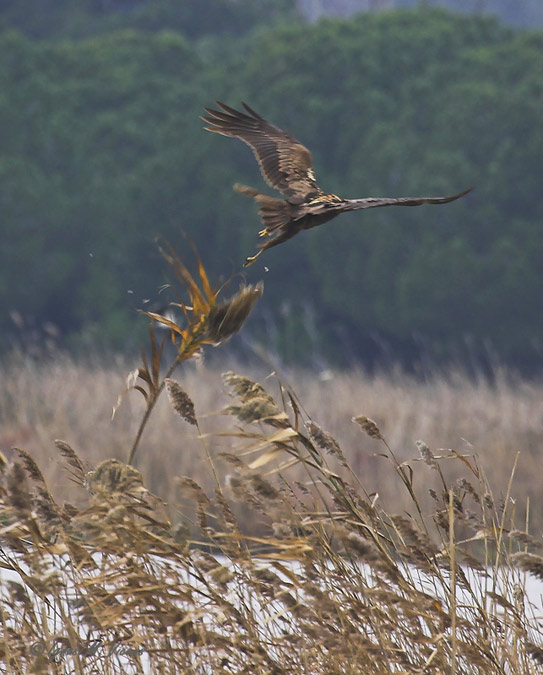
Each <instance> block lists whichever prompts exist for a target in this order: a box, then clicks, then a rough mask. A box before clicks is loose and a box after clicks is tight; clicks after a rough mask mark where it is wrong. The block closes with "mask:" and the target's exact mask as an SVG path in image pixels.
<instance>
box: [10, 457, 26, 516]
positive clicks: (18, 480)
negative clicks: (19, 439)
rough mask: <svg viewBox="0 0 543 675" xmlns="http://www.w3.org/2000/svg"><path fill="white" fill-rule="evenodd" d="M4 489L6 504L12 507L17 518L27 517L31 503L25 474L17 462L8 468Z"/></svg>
mask: <svg viewBox="0 0 543 675" xmlns="http://www.w3.org/2000/svg"><path fill="white" fill-rule="evenodd" d="M6 489H7V494H6V498H7V503H8V504H9V505H10V506H11V507H13V509H14V510H15V511H16V513H17V515H18V516H21V517H23V518H26V517H28V516H29V515H30V511H31V509H32V502H31V499H30V492H29V489H28V483H27V479H26V472H25V470H24V468H23V466H22V465H21V464H19V462H13V463H12V464H11V466H10V467H9V468H8V472H7V480H6Z"/></svg>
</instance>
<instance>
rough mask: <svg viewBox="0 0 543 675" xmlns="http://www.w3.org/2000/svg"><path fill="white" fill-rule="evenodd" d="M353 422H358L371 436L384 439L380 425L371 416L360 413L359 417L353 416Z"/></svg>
mask: <svg viewBox="0 0 543 675" xmlns="http://www.w3.org/2000/svg"><path fill="white" fill-rule="evenodd" d="M353 422H356V423H357V424H358V426H359V427H360V428H361V429H362V431H363V432H364V433H366V434H367V435H368V436H369V437H370V438H377V439H379V440H381V441H382V440H383V437H382V436H381V432H380V431H379V427H378V426H377V424H375V422H374V421H373V420H371V419H370V418H369V417H366V416H365V415H358V416H357V417H353Z"/></svg>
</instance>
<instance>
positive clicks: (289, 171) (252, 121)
mask: <svg viewBox="0 0 543 675" xmlns="http://www.w3.org/2000/svg"><path fill="white" fill-rule="evenodd" d="M217 105H218V106H219V107H220V108H221V110H214V109H212V108H205V110H206V112H207V113H208V115H209V117H207V116H206V117H202V119H203V120H204V122H206V123H207V125H208V126H206V127H205V129H207V131H214V132H215V133H218V134H222V135H223V136H231V137H233V138H239V139H240V140H242V141H244V142H245V143H247V145H248V146H249V147H250V148H251V149H252V150H253V152H254V154H255V157H256V158H257V160H258V163H259V164H260V170H261V171H262V175H263V176H264V178H265V179H266V181H267V182H268V184H269V185H270V186H271V187H273V188H276V189H277V190H279V191H280V192H282V193H283V194H284V195H285V197H287V198H288V199H289V200H290V201H291V202H293V203H302V202H304V201H307V200H308V199H312V198H314V197H317V196H318V195H321V194H322V190H321V189H320V188H319V186H318V185H317V183H316V181H315V176H314V174H313V163H312V160H311V153H310V152H309V150H308V149H307V148H306V147H305V146H304V145H302V144H301V143H300V142H299V141H297V140H296V139H295V138H294V136H291V135H290V134H287V133H286V132H285V131H282V130H281V129H279V128H278V127H276V126H274V125H273V124H270V122H267V121H266V120H265V119H264V118H263V117H260V115H258V114H257V113H256V112H255V111H254V110H253V109H252V108H250V107H249V106H248V105H247V104H246V103H242V105H243V107H244V108H245V110H246V112H240V111H239V110H235V109H234V108H231V107H230V106H227V105H225V104H224V103H221V102H220V101H217Z"/></svg>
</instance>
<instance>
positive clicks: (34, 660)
mask: <svg viewBox="0 0 543 675" xmlns="http://www.w3.org/2000/svg"><path fill="white" fill-rule="evenodd" d="M168 255H170V260H169V262H170V263H171V264H172V267H173V269H174V270H175V272H176V275H177V277H178V280H179V281H180V282H181V283H182V285H184V286H185V288H186V290H187V292H188V295H189V301H187V302H184V303H183V302H182V301H180V303H179V304H180V307H181V309H182V310H183V316H184V321H183V323H182V324H173V322H172V321H171V319H169V318H167V317H164V316H160V315H151V314H148V316H149V318H150V319H151V320H152V322H153V323H154V324H156V323H160V324H162V325H165V326H166V328H167V330H168V331H169V334H170V337H171V338H172V340H173V343H174V345H175V349H174V351H173V356H171V353H170V356H168V352H167V351H166V350H165V348H164V347H163V345H162V343H161V342H160V340H159V339H158V336H157V332H156V330H155V328H154V327H151V330H150V338H149V345H148V349H147V351H146V353H145V355H144V356H143V359H142V363H141V365H140V366H139V368H137V369H136V370H134V371H132V374H131V376H130V377H129V378H128V379H126V377H125V376H124V377H123V376H122V375H121V373H122V372H123V370H124V364H123V363H118V364H109V365H108V366H107V367H106V366H105V365H103V366H101V367H97V366H95V367H93V368H91V369H89V368H88V367H82V366H79V365H77V364H74V363H72V362H71V361H69V360H66V359H57V360H55V361H51V362H49V363H45V364H44V363H40V364H37V363H34V362H30V361H27V360H25V359H24V358H22V357H21V358H20V359H19V361H17V359H16V358H14V359H13V360H12V361H11V363H9V364H5V365H4V366H3V368H4V377H3V378H2V390H3V391H2V393H1V396H2V409H1V416H2V419H1V421H2V434H3V441H2V443H3V445H4V446H7V445H9V446H10V447H11V450H9V452H6V453H5V455H6V456H5V457H4V455H2V459H1V461H0V479H1V483H0V538H1V549H0V569H1V572H2V580H3V581H2V584H1V586H0V594H1V602H0V613H1V616H0V620H1V623H2V626H3V631H2V636H1V637H0V662H1V663H3V664H4V672H9V673H41V672H52V673H72V672H76V673H92V672H100V673H142V672H149V673H185V672H186V673H225V674H226V673H263V674H268V673H269V674H270V675H271V674H274V675H275V674H282V673H285V674H287V673H288V674H291V673H317V674H319V673H333V674H335V673H364V674H365V673H368V674H371V673H436V674H437V673H481V674H483V673H484V674H487V673H511V674H514V675H515V674H519V675H520V674H521V673H522V674H526V673H528V674H529V673H538V672H541V669H542V667H543V635H542V628H541V627H542V623H541V622H542V617H541V616H539V615H538V611H539V613H540V610H537V608H536V607H535V606H534V605H533V604H532V602H531V599H530V598H528V597H527V595H526V585H525V584H526V578H527V575H533V576H536V577H538V578H543V555H542V554H543V542H542V540H541V537H540V536H536V535H534V534H532V532H534V531H536V532H537V531H539V530H537V529H534V527H535V526H534V524H533V522H532V523H531V522H530V520H531V518H530V514H531V513H533V512H534V511H537V510H538V505H537V495H536V494H535V489H536V480H537V478H533V477H531V474H530V472H533V469H534V465H533V464H530V462H535V458H534V457H533V453H534V452H535V447H534V446H533V442H534V440H538V438H539V435H540V433H541V429H540V428H539V427H538V424H540V423H541V420H540V419H539V421H537V419H534V417H533V415H534V411H537V410H540V408H538V406H539V405H540V401H541V398H540V397H538V388H537V387H536V386H535V385H525V384H523V383H519V382H514V381H509V380H508V379H507V378H506V377H503V378H502V379H500V380H499V381H497V382H496V383H494V384H493V385H492V386H490V385H489V384H488V383H486V382H484V381H479V382H471V381H468V380H467V379H466V378H459V377H457V376H450V377H449V378H448V379H442V380H439V381H438V380H436V381H435V382H433V383H425V384H424V385H423V384H421V383H416V382H415V381H413V380H409V379H408V378H405V376H403V375H401V374H396V375H395V376H389V377H387V378H385V377H374V378H368V377H367V376H364V374H363V373H351V374H348V375H347V374H343V375H340V374H335V375H333V376H330V374H326V376H325V377H321V378H320V379H319V378H317V377H308V376H307V375H306V374H304V373H299V372H296V371H292V372H289V373H287V375H286V377H284V378H281V377H279V376H277V375H276V374H272V375H269V374H268V375H265V376H264V375H263V376H262V377H259V378H255V377H254V376H252V375H251V376H247V375H246V374H245V373H238V372H236V371H233V370H229V371H227V372H225V373H224V374H223V375H222V379H221V382H220V383H219V382H218V381H217V375H216V370H215V369H208V368H205V367H204V366H203V365H202V364H201V363H199V362H198V361H196V360H195V358H194V357H195V354H196V353H197V352H198V351H199V350H200V349H201V347H202V345H204V344H217V343H219V342H221V341H222V340H223V339H225V338H226V337H229V336H230V335H231V334H233V333H234V332H236V331H237V330H239V329H240V328H241V325H242V324H243V321H244V320H245V318H246V317H247V315H248V313H249V312H250V310H251V308H252V305H253V304H254V302H256V301H257V300H258V297H259V295H260V293H261V291H262V289H261V288H260V287H242V288H241V289H240V290H239V291H238V293H236V294H235V295H234V296H233V297H231V298H230V300H228V301H219V300H218V291H216V290H214V289H212V287H211V286H210V285H209V282H208V281H207V277H206V276H205V271H204V270H203V267H202V266H201V265H200V266H199V272H198V277H197V278H196V279H195V278H193V277H192V276H191V275H190V274H189V273H188V271H187V270H186V268H185V267H184V266H183V265H182V263H181V262H180V261H179V260H177V259H176V258H175V257H174V256H173V254H172V253H171V252H169V253H168ZM125 375H126V373H125ZM292 383H294V384H295V386H292ZM119 392H121V393H122V396H121V397H120V399H117V395H118V394H119ZM481 399H484V400H485V401H486V402H487V403H489V405H488V406H485V405H484V404H483V403H482V402H481ZM111 408H115V410H116V413H115V417H114V420H113V422H110V421H107V420H109V419H110V417H111ZM319 414H320V418H319V416H318V415H319ZM53 434H54V435H53ZM440 437H441V438H443V439H444V440H441V441H440ZM54 438H57V440H53V439H54ZM58 438H62V440H58ZM6 439H7V440H6ZM526 439H529V440H526ZM509 441H511V445H508V443H509ZM485 443H488V446H485ZM520 444H522V446H523V447H522V448H520V447H519V445H520ZM23 446H24V449H23ZM474 446H476V447H477V449H476V448H475V447H474ZM26 448H28V449H26ZM519 450H522V451H524V450H526V452H525V453H523V452H521V453H519V452H518V451H519ZM491 453H493V454H491ZM524 455H526V456H524ZM523 462H527V463H528V468H527V469H521V467H522V466H523ZM500 464H501V466H499V465H500ZM522 471H525V472H526V473H525V474H523V473H522ZM519 476H520V477H522V476H524V477H529V476H530V478H531V480H530V481H528V480H526V482H525V483H521V486H522V490H521V492H522V494H521V497H518V491H517V483H518V481H519ZM494 479H496V480H494ZM529 489H533V490H534V498H533V499H532V500H531V501H530V500H529V499H526V494H527V492H528V490H529ZM539 506H540V505H539ZM533 520H534V518H532V521H533ZM538 525H539V523H538Z"/></svg>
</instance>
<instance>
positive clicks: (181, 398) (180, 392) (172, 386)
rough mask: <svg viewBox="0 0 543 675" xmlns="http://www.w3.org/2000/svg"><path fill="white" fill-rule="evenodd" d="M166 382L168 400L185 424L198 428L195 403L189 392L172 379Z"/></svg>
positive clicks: (167, 379)
mask: <svg viewBox="0 0 543 675" xmlns="http://www.w3.org/2000/svg"><path fill="white" fill-rule="evenodd" d="M164 382H165V383H166V389H167V391H168V398H169V399H170V403H171V404H172V407H173V409H174V410H175V412H176V413H178V414H179V415H181V417H182V418H183V419H184V420H185V422H188V423H189V424H192V425H194V426H196V425H197V424H198V422H197V421H196V415H195V414H194V403H193V402H192V400H191V399H190V397H189V395H188V394H187V392H186V391H185V390H184V389H183V387H182V386H181V385H180V384H179V383H178V382H176V381H175V380H172V379H171V378H166V379H165V380H164Z"/></svg>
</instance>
